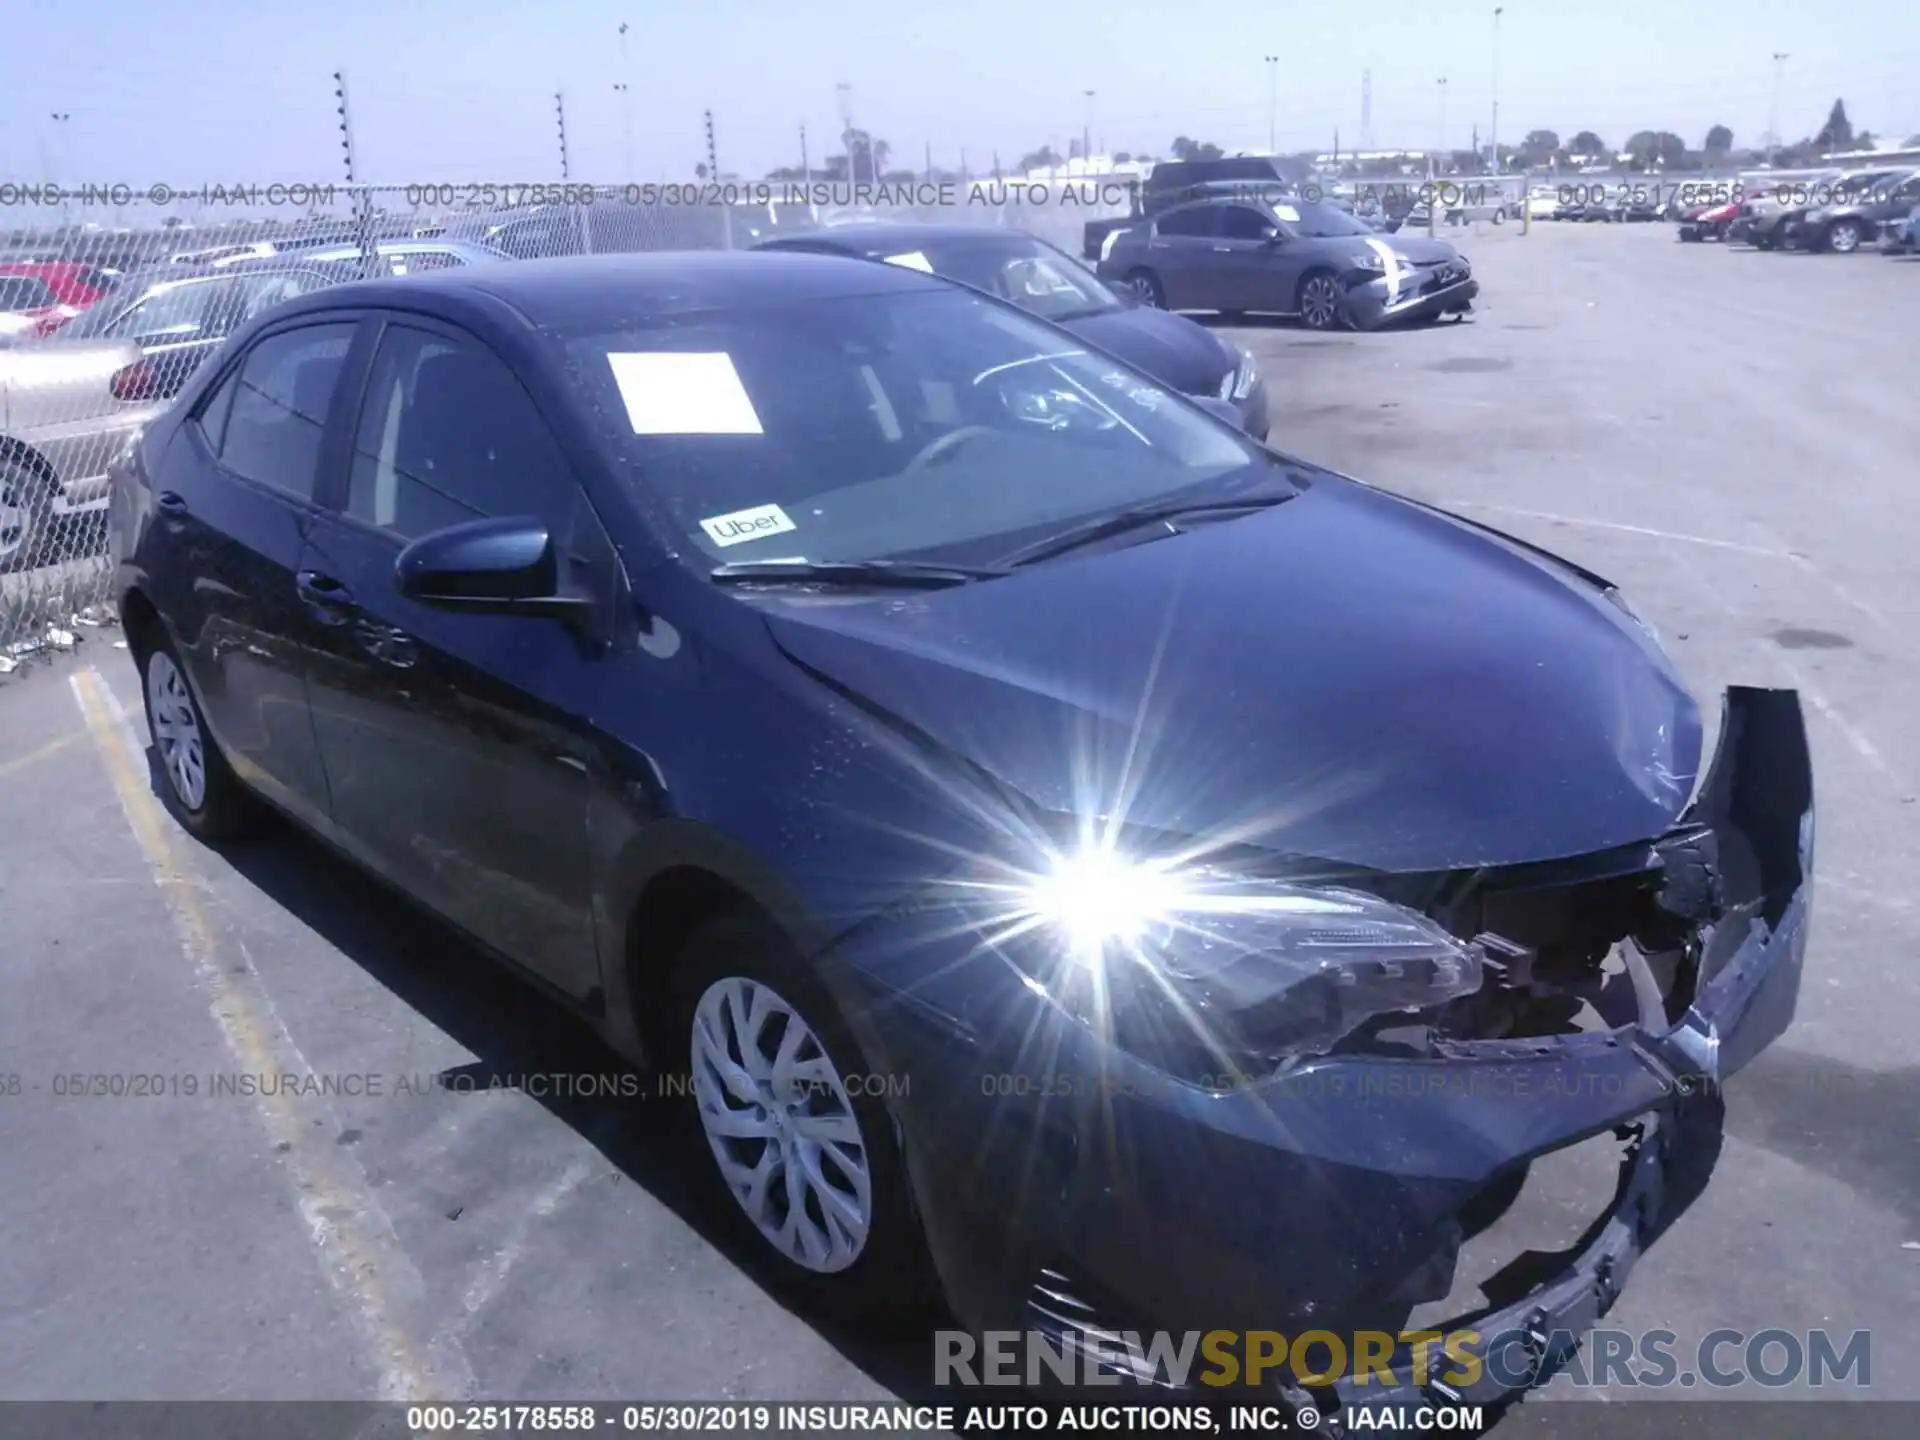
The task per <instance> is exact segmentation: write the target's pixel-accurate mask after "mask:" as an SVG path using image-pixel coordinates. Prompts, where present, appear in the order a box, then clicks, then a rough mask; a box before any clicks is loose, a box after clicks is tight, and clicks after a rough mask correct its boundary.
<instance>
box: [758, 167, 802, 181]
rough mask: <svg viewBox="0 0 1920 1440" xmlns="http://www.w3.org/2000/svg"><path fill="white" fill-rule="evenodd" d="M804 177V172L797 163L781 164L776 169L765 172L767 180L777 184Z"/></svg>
mask: <svg viewBox="0 0 1920 1440" xmlns="http://www.w3.org/2000/svg"><path fill="white" fill-rule="evenodd" d="M806 178H807V174H806V172H805V171H803V170H802V169H801V168H800V167H799V166H798V165H782V166H780V167H779V168H777V169H774V170H769V171H768V172H767V180H768V182H769V183H772V184H778V183H780V182H782V181H787V180H805V179H806Z"/></svg>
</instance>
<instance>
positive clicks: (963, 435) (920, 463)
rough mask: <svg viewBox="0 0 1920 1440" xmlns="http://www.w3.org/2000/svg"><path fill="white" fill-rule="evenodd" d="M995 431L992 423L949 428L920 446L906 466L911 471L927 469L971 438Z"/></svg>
mask: <svg viewBox="0 0 1920 1440" xmlns="http://www.w3.org/2000/svg"><path fill="white" fill-rule="evenodd" d="M993 433H994V430H993V427H992V426H991V425H962V426H961V427H960V428H959V429H958V430H949V431H947V433H946V434H944V435H936V436H934V437H933V439H931V440H929V441H928V442H927V443H926V444H925V445H922V446H921V447H920V451H919V453H918V454H916V455H915V456H914V457H913V458H912V459H911V460H909V461H908V462H907V465H906V468H907V470H909V471H913V470H925V469H926V468H927V467H928V466H929V465H934V464H937V463H938V462H940V461H941V460H943V459H945V458H946V457H947V456H949V455H951V454H952V453H953V452H954V451H955V450H958V449H959V448H960V447H961V446H962V445H964V444H966V443H967V442H968V441H969V440H974V439H977V438H979V437H980V436H982V435H991V434H993Z"/></svg>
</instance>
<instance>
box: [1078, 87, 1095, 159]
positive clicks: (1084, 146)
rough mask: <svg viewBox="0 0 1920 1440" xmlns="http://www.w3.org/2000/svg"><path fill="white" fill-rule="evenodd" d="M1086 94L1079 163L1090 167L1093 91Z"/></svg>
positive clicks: (1091, 157)
mask: <svg viewBox="0 0 1920 1440" xmlns="http://www.w3.org/2000/svg"><path fill="white" fill-rule="evenodd" d="M1086 94H1087V118H1086V123H1085V124H1083V125H1082V126H1081V127H1080V163H1081V164H1082V165H1083V166H1085V167H1088V168H1091V166H1092V163H1093V91H1091V90H1089V91H1087V92H1086Z"/></svg>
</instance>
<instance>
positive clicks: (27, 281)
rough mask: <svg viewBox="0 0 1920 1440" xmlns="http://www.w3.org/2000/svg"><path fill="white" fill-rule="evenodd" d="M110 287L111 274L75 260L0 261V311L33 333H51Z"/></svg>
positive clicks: (16, 327) (17, 325)
mask: <svg viewBox="0 0 1920 1440" xmlns="http://www.w3.org/2000/svg"><path fill="white" fill-rule="evenodd" d="M112 288H113V277H112V276H111V275H109V274H107V273H106V272H105V271H103V270H100V269H98V268H96V267H94V266H92V265H83V264H81V263H80V262H79V261H77V260H9V261H5V262H0V311H4V312H6V314H7V315H8V317H9V318H10V319H12V320H14V321H15V322H16V324H15V325H14V326H13V327H12V328H15V329H25V328H28V326H27V325H23V324H20V323H18V322H21V321H26V322H30V323H31V329H32V331H33V333H34V334H35V335H41V336H44V335H51V334H52V333H53V332H54V331H55V330H58V329H59V328H60V327H61V326H62V325H64V324H66V323H67V322H68V321H69V320H71V319H72V318H73V317H74V316H76V315H78V314H79V313H80V312H81V311H82V310H84V309H86V308H87V307H88V306H89V305H91V304H93V303H94V301H96V300H98V299H99V298H100V297H101V296H103V295H105V294H106V293H107V292H108V291H109V290H111V289H112Z"/></svg>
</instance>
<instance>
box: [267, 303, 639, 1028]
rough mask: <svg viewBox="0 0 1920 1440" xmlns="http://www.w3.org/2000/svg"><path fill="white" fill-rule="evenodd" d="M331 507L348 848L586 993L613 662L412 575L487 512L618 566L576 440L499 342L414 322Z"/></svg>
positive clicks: (317, 697) (323, 541) (559, 634)
mask: <svg viewBox="0 0 1920 1440" xmlns="http://www.w3.org/2000/svg"><path fill="white" fill-rule="evenodd" d="M327 498H328V500H329V501H330V504H329V505H327V506H326V507H323V508H322V510H321V511H320V512H319V514H318V515H317V516H316V518H315V520H314V523H313V525H312V526H311V527H310V529H309V531H308V535H307V546H306V549H305V552H304V554H303V557H302V559H301V561H300V571H301V575H300V583H301V584H302V585H303V587H304V588H305V593H306V595H307V598H308V603H309V605H310V607H311V608H312V610H313V612H314V614H315V615H316V617H317V618H318V619H319V620H320V622H321V624H322V627H323V629H324V633H325V635H326V637H327V640H326V643H325V645H324V646H323V647H322V648H321V650H320V651H319V653H318V654H317V655H316V657H315V659H314V662H313V665H312V668H311V670H310V672H309V677H308V686H309V692H310V694H311V697H312V706H313V717H314V730H315V733H316V734H317V735H318V737H319V743H320V750H321V754H322V755H323V757H324V758H325V760H326V765H327V776H328V781H329V784H330V788H331V792H332V797H333V824H334V827H335V829H336V831H337V838H338V839H339V841H340V843H341V844H342V845H344V846H345V847H346V848H348V849H349V850H351V851H353V852H355V853H356V854H358V855H359V856H360V857H361V858H362V859H363V860H364V861H365V862H366V863H368V864H370V865H372V866H373V867H374V868H376V869H377V870H379V871H380V872H382V873H383V874H385V875H386V876H388V878H390V879H391V880H392V881H394V882H395V883H397V884H398V885H400V886H402V887H403V888H404V889H406V890H407V891H409V892H410V893H412V894H414V895H415V896H417V897H419V898H420V899H422V900H424V901H426V902H427V903H428V904H430V905H432V906H433V907H434V908H435V909H437V910H439V911H441V912H442V913H443V914H445V915H446V916H447V917H448V918H449V919H451V920H453V921H454V922H455V923H457V924H459V925H461V926H462V927H463V928H465V929H466V930H468V931H469V932H471V933H472V934H473V935H475V936H477V937H478V938H479V939H481V940H482V941H484V942H486V943H487V944H488V945H490V946H492V947H493V948H494V949H496V950H498V951H500V952H501V953H502V954H504V955H506V956H508V957H509V958H511V959H513V960H516V961H518V962H519V963H521V964H523V965H525V966H526V967H527V968H529V969H531V970H533V971H535V972H537V973H539V974H540V975H541V976H542V977H543V978H545V979H547V980H549V981H551V982H552V983H554V984H555V985H558V986H560V987H561V988H562V989H564V990H566V991H568V992H569V993H572V994H574V995H578V996H584V995H587V994H588V993H590V992H591V991H592V989H593V988H594V987H595V986H596V985H597V984H598V983H599V969H598V962H597V957H596V955H595V951H594V938H593V915H592V905H591V901H592V888H593V887H592V876H591V867H590V865H589V856H588V843H587V814H588V798H589V788H590V786H591V785H592V783H593V779H592V777H593V775H594V774H596V773H597V772H598V765H597V760H598V754H597V748H596V746H595V745H594V743H593V740H592V732H591V730H590V728H589V727H588V726H587V724H586V723H585V720H584V718H583V717H584V715H585V713H586V711H587V708H588V707H587V704H586V701H585V696H586V695H587V693H588V692H589V690H590V688H591V687H592V685H593V683H594V682H595V681H596V680H597V679H598V667H599V666H600V665H601V664H602V663H603V662H602V661H601V660H600V659H599V658H597V653H596V651H595V649H594V647H593V646H591V645H590V644H588V643H587V642H585V641H583V640H582V639H581V638H580V637H579V636H578V635H576V634H575V633H574V632H573V631H571V630H569V629H567V628H566V627H565V626H564V625H562V624H561V623H560V622H559V621H556V620H551V619H541V618H533V617H526V616H507V615H472V614H456V613H450V612H447V611H442V610H436V609H433V608H430V607H428V606H424V605H420V604H417V603H415V602H414V601H412V600H409V599H407V598H405V597H403V596H402V595H401V594H400V593H399V591H398V589H397V588H396V587H395V584H394V562H395V560H396V559H397V557H398V556H399V554H400V551H401V550H402V548H403V547H404V546H405V545H406V544H407V542H408V541H411V540H415V539H418V538H419V537H420V536H422V535H425V534H427V533H429V532H430V531H434V530H438V529H442V528H444V527H446V526H448V525H453V524H458V523H461V522H463V521H468V520H473V519H476V518H480V517H483V516H496V517H506V516H521V515H528V516H534V517H537V518H539V519H541V520H543V521H545V522H546V523H547V524H548V525H549V527H550V529H551V531H552V533H553V535H554V537H555V543H556V545H557V546H558V547H559V549H560V550H561V553H562V554H563V556H570V557H573V559H572V562H571V563H573V564H575V565H579V564H583V563H584V564H587V565H589V566H595V567H602V568H603V569H604V567H609V566H612V565H614V564H615V563H616V562H615V560H614V556H613V552H612V548H611V546H610V545H609V544H607V543H606V541H605V534H604V532H603V531H601V530H600V529H599V528H598V521H597V520H596V518H595V517H594V515H593V512H592V510H591V508H590V507H589V506H588V505H587V502H586V499H585V496H584V495H583V494H582V493H581V491H580V489H579V487H578V485H577V484H576V482H575V481H574V479H573V476H572V474H571V472H570V471H569V469H568V466H567V463H566V461H565V459H564V457H563V455H562V453H561V451H560V449H559V446H558V444H557V443H556V442H555V440H554V438H553V436H552V434H551V432H550V431H549V430H548V428H547V425H546V422H545V421H544V420H543V419H542V418H541V416H540V414H539V412H538V410H537V409H536V408H535V406H534V403H533V401H532V399H531V398H530V397H529V396H528V395H527V393H526V391H525V390H524V389H523V388H522V387H521V386H520V384H519V382H518V381H517V380H516V379H515V378H514V376H513V374H512V372H511V371H510V370H509V369H508V368H507V367H506V365H505V364H504V363H503V362H502V361H501V360H500V359H499V358H498V357H497V356H496V355H495V354H494V353H493V352H492V351H491V350H490V349H488V348H487V347H486V346H484V345H483V344H482V343H481V342H480V341H478V340H476V339H475V338H473V337H472V336H469V335H466V334H463V333H460V332H455V331H451V330H446V329H440V328H428V324H427V322H424V321H416V320H413V319H409V320H408V321H407V322H406V323H405V324H399V323H395V324H389V325H388V326H387V327H386V329H385V330H384V332H383V333H382V335H381V337H380V340H379V343H378V345H377V347H376V349H375V351H374V356H373V362H372V367H371V370H370V372H369V375H368V380H367V386H366V391H365V398H364V400H363V401H362V403H361V409H360V414H359V416H358V419H357V422H356V424H355V427H354V437H353V443H352V445H351V449H350V453H349V454H348V455H347V456H346V457H345V460H344V474H342V475H340V476H338V477H336V481H335V487H334V489H333V491H332V492H331V493H330V494H329V495H328V497H327ZM583 556H584V557H586V558H585V559H584V560H582V559H581V558H580V557H583ZM537 697H538V698H537ZM569 697H571V698H569Z"/></svg>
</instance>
